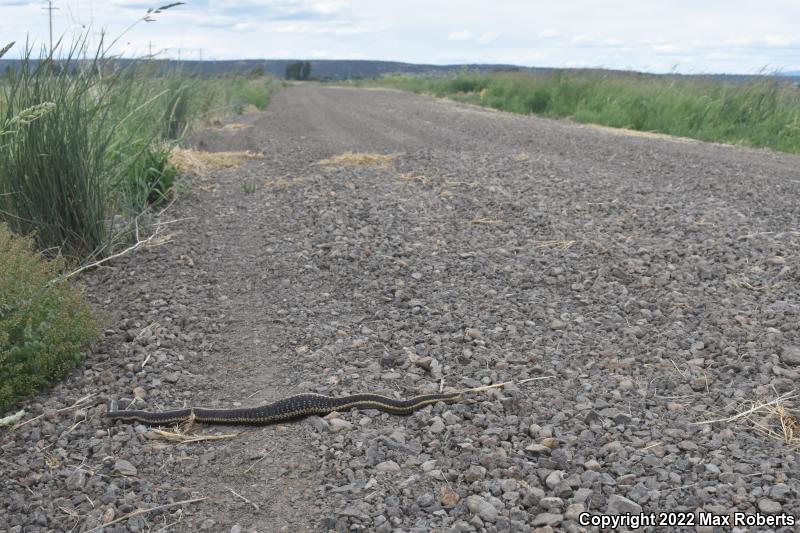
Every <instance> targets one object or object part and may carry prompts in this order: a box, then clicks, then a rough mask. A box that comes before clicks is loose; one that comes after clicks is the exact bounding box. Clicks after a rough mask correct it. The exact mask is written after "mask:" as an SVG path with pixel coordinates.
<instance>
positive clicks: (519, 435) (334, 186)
mask: <svg viewBox="0 0 800 533" xmlns="http://www.w3.org/2000/svg"><path fill="white" fill-rule="evenodd" d="M234 122H241V124H242V126H240V127H239V128H238V129H229V130H221V129H216V130H208V131H204V132H201V133H199V134H197V135H195V136H194V137H193V139H192V142H193V143H194V144H195V146H196V147H198V148H201V149H204V150H214V151H218V150H230V149H248V150H254V151H259V152H263V153H264V155H265V158H264V159H263V160H260V161H254V162H251V163H248V164H247V165H245V166H243V167H241V168H239V169H233V170H226V171H219V172H215V173H213V174H211V175H209V176H205V177H193V178H189V179H188V180H187V182H186V184H185V192H184V194H183V195H182V196H181V197H180V199H179V201H178V202H177V203H176V205H175V206H174V207H173V208H172V210H171V211H170V212H169V213H167V214H165V217H166V218H170V219H188V220H183V221H182V222H177V223H175V224H173V225H170V231H171V236H172V240H171V241H170V242H168V243H166V244H165V245H164V246H161V247H158V248H153V249H150V250H147V251H144V252H142V253H139V254H136V255H132V256H129V257H126V258H124V259H123V260H122V261H120V262H117V263H115V264H114V267H113V269H111V270H103V271H98V272H96V273H94V274H92V276H90V277H89V278H88V279H87V283H88V285H89V292H90V294H91V295H92V296H93V298H94V299H95V300H96V302H97V305H98V306H101V307H102V308H104V309H105V310H106V312H107V313H108V315H109V317H110V318H109V326H108V330H107V332H106V336H105V338H104V340H103V341H102V342H101V343H100V346H98V347H97V349H96V350H95V353H93V354H92V355H91V356H90V357H89V358H88V361H87V365H89V367H88V368H89V369H90V370H89V372H88V373H87V372H85V371H84V372H82V373H81V372H79V373H77V375H75V376H73V377H71V378H70V379H69V380H67V381H66V382H65V383H64V384H62V385H60V386H59V387H56V388H55V389H54V391H51V392H49V393H46V394H43V395H41V396H40V397H38V398H36V399H35V400H34V401H33V402H32V403H31V405H30V406H29V407H31V409H34V408H35V405H36V404H39V405H40V406H41V407H43V408H48V407H49V408H57V407H59V406H63V405H64V403H65V402H66V401H68V400H69V399H70V398H73V399H76V398H78V397H80V396H81V395H82V394H83V393H85V392H96V393H98V394H102V395H104V396H111V397H118V398H119V397H122V398H126V397H127V398H129V401H135V402H136V403H134V404H133V405H138V406H141V407H144V408H150V409H159V408H170V407H177V406H180V405H182V404H184V403H190V404H195V405H207V406H228V407H231V406H235V405H247V406H249V405H258V404H260V403H264V402H268V401H273V400H276V399H279V398H282V397H285V396H288V395H290V394H294V393H298V392H305V391H313V392H320V393H325V394H333V395H345V394H348V393H352V392H359V391H372V392H381V393H384V394H390V395H392V394H397V395H399V396H403V397H407V396H411V395H414V394H417V393H421V392H425V391H429V390H435V389H436V388H437V387H439V385H440V384H443V385H444V386H445V387H451V388H457V389H466V388H474V387H478V386H481V385H487V384H495V383H501V382H507V381H515V382H517V383H518V384H516V385H511V386H507V387H506V388H504V389H502V390H499V389H491V390H488V391H484V392H480V393H472V394H471V395H470V396H469V400H470V401H467V402H464V403H461V404H457V405H451V406H443V405H440V406H436V407H434V408H428V409H425V410H423V411H420V412H418V413H416V414H414V415H412V416H410V417H406V418H404V417H393V416H389V415H385V414H379V413H375V412H366V413H364V412H361V413H357V412H353V413H342V414H341V415H340V418H339V419H337V420H319V419H317V420H309V421H305V422H300V423H296V424H287V425H285V426H279V427H266V428H244V429H240V430H237V431H234V432H235V433H238V435H237V436H236V437H235V438H233V439H229V440H221V441H210V442H197V443H189V444H179V445H176V444H170V443H165V442H163V441H162V440H158V439H149V438H148V437H147V436H143V432H144V431H145V428H132V427H130V426H125V425H118V426H115V427H114V428H112V429H111V430H110V431H109V432H108V434H107V435H106V434H102V432H103V431H104V430H105V428H106V425H104V424H105V422H103V420H102V418H100V417H99V416H98V417H97V418H94V417H92V416H91V415H92V413H93V412H94V410H92V411H91V412H90V413H89V414H90V422H89V423H87V424H84V427H79V428H78V429H76V430H73V431H71V432H69V433H68V434H64V433H63V432H65V431H66V430H67V429H69V427H70V426H71V424H72V420H71V419H69V417H64V416H62V417H60V418H59V417H51V418H52V419H49V421H48V422H47V423H48V424H51V426H50V427H47V429H48V430H53V431H55V433H52V434H53V435H56V434H59V435H61V437H59V438H58V439H56V438H55V437H47V436H46V435H48V433H47V432H45V433H44V434H42V431H44V428H43V427H41V426H36V425H35V424H32V425H31V426H32V427H31V431H30V432H23V433H19V434H17V436H3V437H2V442H0V445H3V444H4V443H5V447H4V448H3V449H4V450H7V451H6V452H5V453H6V455H7V457H8V459H5V457H6V456H4V459H5V460H6V461H11V462H15V461H16V462H19V463H25V464H30V465H35V464H37V463H36V461H41V453H39V452H36V451H35V448H32V447H31V445H32V444H33V443H35V442H36V439H37V438H38V439H40V440H41V439H44V441H45V445H46V444H48V438H49V439H51V440H53V442H55V443H56V444H54V446H55V448H54V449H60V450H64V454H63V455H64V458H63V459H62V461H63V462H64V464H69V465H72V463H77V462H80V459H81V458H82V457H83V461H84V462H83V467H82V468H88V469H91V471H92V472H94V473H95V475H94V476H93V477H91V479H90V481H88V482H85V483H84V485H82V486H81V485H80V484H77V483H75V482H74V481H73V483H72V484H68V481H67V480H68V479H70V478H69V477H67V476H66V475H63V476H60V475H56V474H53V475H51V476H50V477H45V479H44V481H40V482H39V484H34V485H32V486H33V490H34V492H36V491H39V492H38V493H39V496H40V497H39V500H36V499H35V498H34V501H40V505H41V507H42V509H44V511H42V513H43V515H42V516H43V518H42V520H44V521H45V523H46V524H49V525H50V527H57V526H58V527H60V526H63V525H65V524H67V522H69V520H70V515H68V514H67V515H65V514H64V513H63V512H61V513H60V515H59V511H58V507H57V505H56V503H58V502H59V500H58V499H57V498H55V499H54V497H53V496H54V495H61V497H63V498H67V500H64V501H61V502H60V503H62V504H63V503H64V502H65V501H71V500H69V498H73V499H74V498H75V496H76V495H81V494H85V495H86V496H87V497H88V498H89V499H90V500H91V501H92V502H93V504H92V508H90V507H87V506H86V504H85V503H84V504H83V506H84V507H86V511H85V512H86V514H92V513H94V515H92V516H95V515H97V517H98V518H96V520H100V518H99V517H100V516H101V515H102V513H103V512H108V511H107V510H106V509H108V508H109V507H113V508H114V512H115V513H116V514H115V516H121V515H122V514H123V513H124V512H127V510H130V509H133V508H135V507H138V506H141V505H150V506H152V505H154V504H162V505H163V504H167V503H169V502H174V501H182V500H185V499H189V498H191V497H207V498H209V499H208V500H205V501H202V502H199V503H194V504H187V505H186V506H185V507H183V506H180V507H175V508H170V509H168V510H166V511H162V513H164V514H158V513H155V514H154V515H153V516H147V517H140V519H141V521H142V522H141V523H140V524H139V526H141V527H146V526H151V527H155V526H161V525H164V524H169V523H171V522H176V524H175V525H174V526H173V530H181V531H183V530H185V531H195V530H197V529H198V528H206V529H207V530H212V531H228V530H230V529H231V528H232V527H234V526H241V527H242V528H243V530H245V531H249V530H257V531H262V532H266V531H320V530H326V529H333V530H341V531H352V530H367V531H387V532H388V531H424V530H437V531H478V530H481V531H482V530H485V531H508V530H515V531H531V530H533V529H535V528H537V527H541V528H545V529H540V530H539V531H549V530H548V529H546V528H548V527H550V528H554V529H555V530H560V531H578V530H580V529H581V528H580V525H579V516H580V513H581V512H584V511H588V512H591V513H595V514H599V513H611V514H615V513H624V512H632V513H638V512H639V511H640V510H642V511H643V512H656V513H658V512H662V511H687V512H694V511H696V510H705V511H708V512H711V513H718V514H722V513H729V512H732V511H746V512H756V511H761V512H763V513H771V514H772V515H773V516H782V515H781V513H791V512H795V513H796V512H797V509H800V505H798V504H799V503H800V498H799V496H798V494H799V493H800V478H799V476H798V472H800V464H798V454H797V449H796V445H795V447H793V446H792V445H791V444H787V443H783V442H779V441H778V440H777V439H775V438H771V437H769V436H765V435H762V434H759V433H758V432H757V431H756V430H755V429H754V427H753V425H752V424H751V423H748V422H747V421H746V420H738V421H735V422H733V421H732V422H726V423H717V424H698V422H702V421H704V420H709V419H711V418H725V417H730V416H731V415H734V414H736V413H737V407H738V406H739V405H744V404H745V403H746V402H768V401H770V400H773V399H774V398H775V397H776V396H778V395H780V394H782V393H785V392H788V391H791V390H792V389H794V388H795V387H796V383H797V381H798V378H800V366H799V365H800V360H799V359H800V305H798V303H797V302H798V301H800V294H798V292H800V291H798V280H800V270H798V268H800V262H799V261H798V259H800V257H799V256H798V247H799V245H800V227H798V226H799V225H798V220H800V208H799V207H798V205H800V204H799V203H798V201H797V199H798V197H800V158H798V157H797V156H791V155H785V154H777V153H773V152H768V151H759V150H752V149H746V148H740V147H731V146H722V145H714V144H707V143H700V142H693V141H688V140H684V139H672V138H666V137H663V136H655V135H646V134H637V133H633V132H622V131H614V130H608V129H603V128H597V127H592V126H583V125H578V124H574V123H571V122H568V121H554V120H546V119H540V118H536V117H528V116H519V115H512V114H507V113H501V112H495V111H491V110H486V109H482V108H477V107H474V106H469V105H464V104H459V103H454V102H449V101H442V100H436V99H433V98H429V97H424V96H416V95H411V94H406V93H399V92H395V91H384V90H358V89H348V88H331V87H321V86H318V85H314V84H298V85H293V86H290V87H288V88H286V89H285V90H283V91H282V92H280V93H278V94H277V95H276V96H275V97H274V98H273V101H272V103H271V105H270V107H269V109H268V110H267V111H266V112H264V113H259V114H255V115H249V116H246V117H242V118H241V119H235V120H234ZM347 152H354V153H356V154H357V156H353V155H349V156H346V157H344V158H342V159H338V160H337V159H333V160H331V159H330V158H335V157H336V156H341V155H342V154H346V153H347ZM368 155H374V156H381V157H373V158H372V159H370V158H369V157H366V156H368ZM325 160H328V161H327V162H325ZM152 323H157V324H158V328H160V329H158V331H157V332H156V333H152V332H150V333H147V334H146V335H145V336H144V337H141V336H137V335H138V334H137V333H136V332H138V331H140V330H142V329H144V328H145V327H146V326H148V325H149V324H152ZM151 333H152V334H151ZM144 360H148V361H149V362H148V363H147V364H146V365H145V366H144V367H143V366H142V361H144ZM528 378H540V379H538V380H536V381H530V382H527V383H522V384H519V382H520V381H523V380H525V379H528ZM137 387H139V388H141V391H137V390H135V389H136V388H137ZM137 395H138V396H140V397H141V399H139V400H134V398H135V396H137ZM748 405H749V404H748ZM785 406H786V407H788V408H790V409H792V408H794V407H793V406H792V405H791V404H786V405H785ZM96 409H97V410H98V413H100V412H101V410H102V409H103V407H97V408H96ZM768 414H769V413H768V412H767V411H763V412H759V420H761V421H762V422H763V423H765V424H768V425H770V426H769V427H773V428H776V429H777V428H778V427H779V420H778V418H769V417H768V416H767V415H768ZM763 417H766V418H763ZM787 420H788V421H789V422H791V420H790V419H788V418H785V419H784V422H787ZM34 430H38V433H35V432H33V431H34ZM230 430H231V428H217V430H216V433H222V432H224V433H231V431H230ZM32 432H33V433H32ZM137 432H138V433H137ZM214 432H215V431H214V430H213V429H206V428H204V429H202V430H201V433H214ZM101 434H102V435H105V436H102V437H101ZM147 435H149V434H147ZM151 437H152V436H151ZM93 439H94V440H93ZM94 441H97V442H94ZM87 450H91V453H89V452H87ZM37 454H38V455H37ZM106 456H107V457H106ZM104 457H106V458H105V459H104ZM119 460H125V461H128V462H129V463H131V464H132V466H133V467H134V469H135V473H132V472H131V471H130V470H129V469H128V470H126V468H125V467H126V465H125V464H122V466H121V467H118V466H115V465H116V464H117V463H116V462H115V461H119ZM72 466H74V465H72ZM19 468H21V467H19ZM33 471H35V468H34V467H33V466H31V467H30V469H28V470H25V469H18V470H15V471H13V472H12V473H11V474H10V475H9V477H10V479H11V481H9V482H8V483H10V484H11V486H12V487H13V488H18V487H21V486H23V485H24V483H23V481H24V480H25V479H27V477H26V476H30V475H33V474H31V472H33ZM68 473H69V472H67V474H68ZM112 484H113V485H114V486H115V487H116V496H114V497H113V498H110V497H109V498H110V499H109V501H108V502H106V501H105V500H102V499H101V497H102V495H103V494H104V493H106V492H108V491H109V490H110V487H111V485H112ZM28 486H31V485H28ZM3 499H4V500H6V498H5V497H4V498H3ZM94 502H97V503H94ZM3 503H4V504H5V506H6V508H5V511H6V512H5V513H3V514H4V515H6V516H8V517H9V518H6V520H8V521H9V524H12V525H13V524H15V523H16V522H14V520H17V521H19V520H22V518H19V517H20V516H22V511H20V510H19V509H20V506H21V505H23V504H22V503H20V502H17V501H16V500H14V499H13V498H9V499H7V500H6V501H4V502H3ZM71 505H73V506H75V507H76V508H78V509H79V511H80V513H83V510H82V507H81V502H78V501H75V502H73V503H72V504H71ZM126 505H127V507H126ZM95 507H96V509H95ZM178 509H180V512H179V511H178ZM80 513H79V514H80ZM31 516H34V515H33V514H31ZM57 516H60V518H58V517H57ZM1 520H2V519H0V525H3V524H2V521H1ZM26 520H27V519H26ZM132 520H133V519H132ZM25 523H27V522H25ZM80 523H81V524H84V525H86V524H89V523H90V522H89V521H88V519H86V521H84V522H80ZM550 530H552V529H550ZM786 530H787V531H788V530H791V528H790V527H787V528H786Z"/></svg>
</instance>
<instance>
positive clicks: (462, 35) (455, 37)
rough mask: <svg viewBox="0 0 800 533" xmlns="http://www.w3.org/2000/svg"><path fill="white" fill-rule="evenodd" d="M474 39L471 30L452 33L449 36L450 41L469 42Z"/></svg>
mask: <svg viewBox="0 0 800 533" xmlns="http://www.w3.org/2000/svg"><path fill="white" fill-rule="evenodd" d="M470 39H472V32H471V31H469V30H461V31H451V32H450V33H448V34H447V40H448V41H469V40H470Z"/></svg>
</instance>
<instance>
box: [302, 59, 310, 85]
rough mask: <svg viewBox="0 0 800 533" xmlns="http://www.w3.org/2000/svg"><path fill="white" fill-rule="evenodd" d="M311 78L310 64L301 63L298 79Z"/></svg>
mask: <svg viewBox="0 0 800 533" xmlns="http://www.w3.org/2000/svg"><path fill="white" fill-rule="evenodd" d="M310 77H311V62H310V61H303V66H302V67H300V79H301V80H307V79H309V78H310Z"/></svg>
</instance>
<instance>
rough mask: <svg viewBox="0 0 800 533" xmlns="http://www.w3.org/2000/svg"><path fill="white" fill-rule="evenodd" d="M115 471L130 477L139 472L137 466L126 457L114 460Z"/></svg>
mask: <svg viewBox="0 0 800 533" xmlns="http://www.w3.org/2000/svg"><path fill="white" fill-rule="evenodd" d="M114 472H116V473H117V474H120V475H122V476H130V477H133V476H135V475H136V474H137V473H138V471H137V470H136V467H135V466H133V465H132V464H131V463H130V461H126V460H125V459H117V460H116V461H114Z"/></svg>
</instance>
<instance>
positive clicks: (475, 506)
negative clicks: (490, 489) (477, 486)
mask: <svg viewBox="0 0 800 533" xmlns="http://www.w3.org/2000/svg"><path fill="white" fill-rule="evenodd" d="M467 508H468V509H469V511H470V512H471V513H472V514H474V515H478V516H480V517H481V519H482V520H485V521H487V522H492V523H494V522H496V521H497V509H495V507H494V505H492V504H491V503H489V502H488V501H486V499H485V498H484V497H483V496H478V495H475V494H473V495H472V496H469V497H467Z"/></svg>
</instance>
